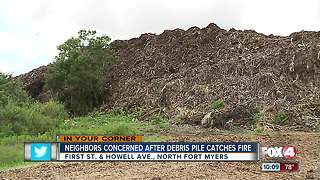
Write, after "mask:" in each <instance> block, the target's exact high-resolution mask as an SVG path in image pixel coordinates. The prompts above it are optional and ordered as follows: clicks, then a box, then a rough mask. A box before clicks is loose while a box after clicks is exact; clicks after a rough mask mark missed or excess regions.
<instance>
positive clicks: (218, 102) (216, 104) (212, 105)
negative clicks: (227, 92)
mask: <svg viewBox="0 0 320 180" xmlns="http://www.w3.org/2000/svg"><path fill="white" fill-rule="evenodd" d="M209 106H210V108H211V109H212V110H214V111H219V110H221V109H223V108H224V107H225V104H224V102H223V101H222V100H216V101H211V103H210V105H209Z"/></svg>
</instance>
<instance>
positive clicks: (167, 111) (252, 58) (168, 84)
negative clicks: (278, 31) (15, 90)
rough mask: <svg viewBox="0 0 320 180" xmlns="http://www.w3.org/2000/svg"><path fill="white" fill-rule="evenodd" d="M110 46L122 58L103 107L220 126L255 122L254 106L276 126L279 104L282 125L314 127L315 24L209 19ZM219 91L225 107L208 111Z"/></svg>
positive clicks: (319, 113)
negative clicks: (231, 23) (264, 27)
mask: <svg viewBox="0 0 320 180" xmlns="http://www.w3.org/2000/svg"><path fill="white" fill-rule="evenodd" d="M111 46H112V48H113V49H114V50H115V51H116V52H117V53H118V55H119V56H120V60H121V62H120V63H119V64H117V65H116V66H115V67H114V68H113V70H112V73H111V74H112V76H111V77H112V81H111V82H107V83H106V88H108V89H109V92H111V93H112V98H111V100H110V103H109V104H105V105H103V106H102V107H101V109H103V110H107V109H109V108H111V107H125V108H128V109H135V108H138V107H140V108H141V107H142V108H143V109H144V112H145V115H146V117H147V116H150V115H152V114H158V113H160V114H162V115H166V116H169V117H171V118H179V119H182V120H183V121H184V122H188V123H195V124H200V122H201V120H203V117H205V116H206V117H208V116H209V118H210V119H211V125H212V126H216V127H224V128H226V127H231V126H242V127H253V124H255V123H256V122H253V121H255V119H254V118H252V115H253V114H255V113H257V112H261V113H262V114H264V119H263V122H261V123H262V125H263V126H264V127H267V128H279V127H276V126H275V125H274V124H273V123H272V121H273V119H274V118H275V114H276V113H277V112H279V111H285V112H287V113H288V115H289V123H288V124H287V126H285V127H284V128H289V127H290V128H291V129H294V130H315V129H317V130H319V123H320V93H319V87H320V74H319V73H320V32H305V31H302V32H297V33H293V34H291V35H290V36H286V37H283V36H273V35H269V36H266V35H263V34H260V33H257V32H255V31H252V30H244V31H240V30H235V29H230V30H228V31H227V30H224V29H221V28H219V27H218V26H217V25H215V24H209V25H208V26H207V27H205V28H202V29H200V28H198V27H192V28H190V29H188V30H187V31H184V30H181V29H175V30H166V31H164V32H163V33H162V34H160V35H155V34H151V33H147V34H142V35H141V36H140V37H139V38H133V39H130V40H118V41H114V42H113V43H112V44H111ZM29 74H30V73H29ZM31 75H32V73H31ZM21 79H22V80H24V79H28V78H21ZM35 79H37V78H35ZM218 99H220V100H223V101H224V102H225V104H226V107H225V108H224V109H223V110H222V111H220V112H216V113H213V114H214V115H212V114H211V113H210V112H211V110H210V108H209V103H210V102H211V101H214V100H218Z"/></svg>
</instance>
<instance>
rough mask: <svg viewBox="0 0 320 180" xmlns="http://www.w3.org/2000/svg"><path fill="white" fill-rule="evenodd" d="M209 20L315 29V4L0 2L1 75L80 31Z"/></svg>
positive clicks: (138, 29) (319, 19)
mask: <svg viewBox="0 0 320 180" xmlns="http://www.w3.org/2000/svg"><path fill="white" fill-rule="evenodd" d="M211 22H213V23H216V24H217V25H218V26H220V27H221V28H224V29H229V28H231V27H234V28H236V29H242V30H243V29H254V30H256V31H257V32H261V33H265V34H275V35H289V34H291V33H292V32H296V31H301V30H313V31H320V1H319V0H27V1H26V0H21V1H17V0H0V71H2V72H8V73H13V74H14V75H18V74H21V73H25V72H28V71H30V70H32V69H33V68H36V67H38V66H40V65H46V64H48V63H49V62H52V60H53V58H54V56H55V55H56V54H57V50H56V47H57V46H58V45H59V44H61V43H63V42H64V41H65V40H67V39H68V38H70V37H71V36H73V35H76V33H77V32H78V31H79V30H80V29H94V30H97V31H98V33H102V34H106V35H108V36H110V37H111V38H112V39H113V40H116V39H129V38H133V37H138V36H139V35H140V34H142V33H147V32H152V33H157V34H159V33H161V32H163V31H164V30H165V29H175V28H182V29H188V28H189V27H191V26H198V27H205V26H207V25H208V24H209V23H211Z"/></svg>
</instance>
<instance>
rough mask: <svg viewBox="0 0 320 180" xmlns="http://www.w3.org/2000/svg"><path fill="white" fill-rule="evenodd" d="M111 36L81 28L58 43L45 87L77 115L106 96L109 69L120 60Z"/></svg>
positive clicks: (90, 108) (88, 109)
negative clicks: (115, 53) (115, 52)
mask: <svg viewBox="0 0 320 180" xmlns="http://www.w3.org/2000/svg"><path fill="white" fill-rule="evenodd" d="M109 43H110V38H109V37H108V36H101V37H96V32H95V31H84V30H81V31H79V33H78V37H72V38H70V39H68V40H67V41H66V42H64V43H63V44H62V45H60V46H59V47H58V50H59V54H58V56H56V57H55V62H53V64H52V65H51V66H50V67H49V68H48V71H47V73H46V75H45V87H46V88H48V89H49V90H50V91H51V92H52V93H53V95H54V96H55V97H56V98H57V99H58V100H59V101H62V102H64V104H65V106H66V107H67V108H68V109H69V110H70V111H71V112H72V113H73V114H75V115H84V114H87V113H88V112H89V111H91V110H92V109H93V108H94V107H96V106H98V105H99V104H101V103H102V102H103V100H104V98H105V97H104V93H105V92H104V90H105V89H104V88H105V86H104V84H105V81H106V77H107V76H106V73H107V72H108V70H109V69H110V67H111V65H112V64H113V63H115V62H116V57H115V55H114V53H113V51H112V50H111V48H110V47H109Z"/></svg>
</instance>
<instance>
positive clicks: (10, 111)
mask: <svg viewBox="0 0 320 180" xmlns="http://www.w3.org/2000/svg"><path fill="white" fill-rule="evenodd" d="M66 118H68V114H67V112H66V111H65V110H64V107H63V105H62V104H59V103H57V102H53V101H50V102H47V103H44V104H43V103H38V102H34V101H32V99H31V98H30V97H29V96H28V95H27V92H26V91H25V90H23V88H22V86H21V83H19V82H18V81H16V80H14V79H12V77H11V76H10V75H7V74H3V73H0V137H1V136H9V135H19V134H38V133H44V132H47V131H49V130H52V129H54V128H56V127H58V126H59V124H60V123H61V122H62V121H63V120H64V119H66Z"/></svg>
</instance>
